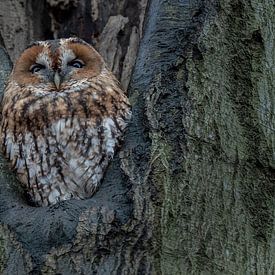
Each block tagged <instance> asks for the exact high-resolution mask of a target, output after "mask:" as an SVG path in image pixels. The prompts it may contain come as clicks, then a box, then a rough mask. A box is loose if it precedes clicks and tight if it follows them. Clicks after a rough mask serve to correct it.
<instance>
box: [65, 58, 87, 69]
mask: <svg viewBox="0 0 275 275" xmlns="http://www.w3.org/2000/svg"><path fill="white" fill-rule="evenodd" d="M68 65H69V66H72V67H75V68H78V69H80V68H82V67H84V63H83V61H82V60H79V59H75V60H72V61H71V62H69V63H68Z"/></svg>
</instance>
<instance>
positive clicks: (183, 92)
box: [0, 0, 275, 274]
mask: <svg viewBox="0 0 275 275" xmlns="http://www.w3.org/2000/svg"><path fill="white" fill-rule="evenodd" d="M10 2H11V3H17V1H10ZM109 2H110V3H109ZM119 2H120V1H119ZM137 2H138V3H139V4H138V5H139V7H140V8H139V9H138V15H137V14H135V12H134V11H135V10H132V9H131V8H130V7H136V6H135V5H137V4H136V2H135V1H131V0H129V1H127V0H125V1H122V2H120V3H118V4H113V6H112V5H111V4H112V3H113V1H111V0H110V1H108V3H107V2H104V1H102V2H101V1H96V0H94V1H93V0H92V1H88V0H87V1H77V0H75V1H70V0H68V1H50V0H48V1H47V3H46V2H43V3H44V4H43V5H45V6H44V7H48V8H49V13H48V17H49V18H50V19H49V22H50V32H51V34H52V36H53V37H59V36H63V35H67V34H68V35H71V34H72V33H74V32H76V33H78V34H79V35H80V37H83V38H86V39H87V40H88V41H89V39H90V42H93V43H94V44H95V45H96V46H97V48H98V49H99V50H100V52H101V53H102V54H103V55H104V57H105V58H106V59H107V62H110V63H108V64H109V65H110V67H111V68H112V69H113V70H114V71H115V72H116V74H117V76H118V77H119V78H120V79H123V77H122V76H123V74H124V75H127V77H126V76H125V79H127V81H126V82H127V83H128V81H129V75H130V73H129V71H127V70H129V69H126V68H127V66H128V61H127V60H128V59H127V58H126V57H127V54H128V56H129V58H130V59H131V60H134V59H135V52H136V50H133V49H137V45H138V43H139V37H140V35H139V36H136V37H138V39H136V38H135V39H134V38H132V43H133V44H131V37H132V33H133V32H134V31H133V30H136V29H138V30H139V34H140V33H142V25H143V19H142V18H143V15H142V14H143V12H144V10H145V9H144V7H145V4H146V3H145V1H137ZM18 3H25V4H27V5H30V1H25V2H24V0H22V1H19V2H18ZM18 3H17V4H18ZM31 3H32V5H33V6H32V7H35V3H38V2H36V1H33V2H31ZM106 3H107V4H106ZM0 5H1V4H0ZM18 5H19V4H18ZM22 5H23V4H22ZM88 7H89V9H88ZM141 7H142V8H141ZM6 8H7V7H6ZM56 9H60V11H59V12H57V10H56ZM27 10H28V12H29V11H30V9H27ZM37 10H38V9H37ZM68 10H69V11H70V12H68ZM87 10H89V11H91V13H90V12H86V13H88V15H87V17H86V13H85V14H84V13H83V11H87ZM65 11H66V12H65ZM37 12H38V13H39V10H38V11H37ZM40 12H41V15H42V14H43V16H44V17H45V16H46V13H45V10H42V8H41V11H40ZM63 12H64V13H63ZM67 12H68V13H67ZM274 13H275V5H274V1H270V0H265V1H261V2H260V1H259V3H258V1H252V0H219V1H218V0H211V1H203V0H201V1H199V0H197V1H187V0H180V1H173V0H151V1H150V5H149V7H148V9H147V13H146V17H145V18H146V19H145V21H146V24H145V29H144V35H143V39H142V41H141V44H140V47H139V52H138V57H137V60H136V65H135V68H134V72H133V76H132V79H131V82H130V87H129V89H128V91H129V96H130V100H131V103H132V108H133V119H132V121H131V123H130V125H129V128H128V130H127V133H126V135H125V142H124V145H123V147H122V149H121V151H120V152H119V153H118V154H117V156H116V158H115V159H114V161H113V162H112V163H111V165H110V167H109V169H108V171H107V173H106V176H105V178H104V181H103V183H102V185H101V187H100V189H99V191H98V192H97V193H96V194H95V196H94V197H92V198H91V199H88V200H84V201H77V200H70V201H65V202H62V203H60V204H58V205H54V206H51V207H40V208H34V207H31V206H29V205H28V204H27V202H26V199H25V197H24V194H23V192H22V190H20V188H19V187H18V186H19V185H18V183H17V182H16V180H15V179H14V175H13V174H12V173H11V172H9V171H8V169H7V168H5V167H6V164H5V161H4V160H3V159H2V160H1V171H2V172H1V174H0V182H1V186H0V189H1V190H0V202H1V203H0V220H1V227H0V272H2V273H3V274H17V273H18V274H41V273H42V274H96V273H97V274H274V273H275V262H274V259H275V249H274V237H275V236H274V232H275V230H274V229H275V227H274V224H275V223H274V209H275V207H274V193H275V192H274V191H275V188H274V186H275V185H274V183H275V170H274V169H275V135H274V129H275V116H274V113H275V109H274V104H275V102H274V91H273V90H274V87H275V75H274V65H275V64H274V63H275V47H274V41H275V37H274V33H275V22H274ZM26 14H27V15H26V18H28V20H30V21H32V20H33V21H35V20H38V19H37V18H36V19H32V18H30V17H29V16H30V14H31V13H26ZM81 14H82V15H83V17H80V15H81ZM126 14H127V16H126ZM134 15H135V16H134ZM6 16H7V15H6ZM113 16H114V17H113ZM2 18H3V16H2ZM80 18H82V20H83V21H81V22H82V23H81V24H79V25H78V27H79V28H80V29H77V27H76V23H75V22H77V20H80ZM91 18H92V19H91ZM95 18H96V19H95ZM125 18H126V19H125ZM0 19H1V17H0ZM127 20H128V21H127ZM131 20H133V21H131ZM24 22H25V21H24ZM129 22H130V23H129ZM127 24H128V25H127ZM34 25H35V27H31V26H34ZM34 25H31V24H30V25H29V27H28V28H27V29H28V31H29V32H32V33H38V31H37V29H36V28H38V25H39V24H38V23H37V24H34ZM0 26H1V27H0V30H1V33H2V36H3V41H4V43H5V45H6V47H7V49H8V51H9V53H10V54H11V56H12V57H14V56H16V54H17V52H18V49H16V47H14V48H12V47H11V46H10V45H12V44H11V43H10V42H9V40H8V39H7V36H8V34H9V33H6V29H5V28H4V27H3V23H2V25H1V24H0ZM90 26H91V27H90ZM126 26H127V27H126ZM43 28H44V29H43ZM43 28H42V29H43V30H46V29H47V28H46V25H43ZM75 28H76V30H75ZM123 28H124V29H123ZM42 29H41V31H42ZM68 29H69V30H70V32H72V33H69V31H68ZM121 29H123V32H121ZM35 30H36V31H35ZM110 30H113V31H110ZM118 30H119V31H118ZM21 35H26V32H25V31H23V30H22V34H21ZM112 35H114V36H112ZM121 35H122V36H123V38H121ZM26 37H28V35H26ZM33 37H34V36H33ZM39 38H49V37H47V36H46V34H45V33H42V32H41V33H40V34H39ZM27 40H28V39H27ZM0 41H1V40H0ZM103 41H104V42H103ZM113 41H118V42H117V43H114V42H113ZM133 41H134V42H133ZM14 44H15V43H14ZM15 45H16V46H17V44H15ZM108 45H109V46H108ZM118 45H120V47H119V46H118ZM112 46H113V47H114V48H111V47H112ZM108 47H109V48H108ZM110 49H111V50H110ZM114 52H115V53H114ZM15 53H16V54H15ZM120 54H121V55H120ZM1 56H2V52H0V57H1ZM117 56H120V57H119V58H118V57H117ZM1 60H2V58H1ZM110 60H111V61H110ZM121 62H122V63H123V64H122V63H121ZM129 64H132V63H131V62H129ZM4 71H7V69H4ZM126 71H127V74H126ZM0 72H1V71H0ZM0 81H1V79H0ZM127 83H126V84H127ZM0 84H2V82H0ZM126 84H124V85H125V87H126V86H127V85H126Z"/></svg>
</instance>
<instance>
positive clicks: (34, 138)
mask: <svg viewBox="0 0 275 275" xmlns="http://www.w3.org/2000/svg"><path fill="white" fill-rule="evenodd" d="M130 116H131V111H130V104H129V101H128V99H127V97H126V95H125V93H124V92H123V90H122V89H121V88H120V85H119V83H118V81H117V80H116V78H115V77H114V75H113V74H112V73H111V72H110V71H109V70H108V68H107V66H106V64H105V63H104V61H103V59H102V57H101V56H100V55H99V54H98V53H97V52H96V50H95V49H94V48H93V47H92V46H90V45H89V44H87V43H86V42H84V41H83V40H81V39H79V38H68V39H59V40H49V41H38V42H35V43H33V44H31V45H30V46H29V47H28V48H27V49H26V50H25V51H24V52H23V53H22V55H21V56H20V57H19V59H18V60H17V62H16V64H15V66H14V68H13V71H12V73H11V75H10V78H9V81H8V84H7V87H6V89H5V92H4V96H3V99H2V102H1V127H0V138H1V150H2V153H3V154H4V155H5V156H6V157H7V158H8V160H9V162H10V164H11V167H12V169H14V170H15V171H16V174H17V176H18V179H19V181H20V182H21V183H22V185H23V186H24V187H25V189H26V190H27V193H28V194H29V197H30V198H31V200H32V201H33V202H34V203H35V204H36V205H37V206H48V205H52V204H55V203H57V202H59V201H63V200H68V199H71V198H76V199H85V198H89V197H91V196H92V195H93V194H94V193H95V191H96V190H97V188H98V186H99V184H100V182H101V180H102V178H103V175H104V171H105V170H106V167H107V165H108V163H109V161H110V159H112V157H113V156H114V152H115V149H116V147H117V146H118V145H119V143H120V140H121V139H122V137H123V132H124V129H125V127H126V124H127V121H128V120H129V119H130Z"/></svg>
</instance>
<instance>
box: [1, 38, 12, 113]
mask: <svg viewBox="0 0 275 275" xmlns="http://www.w3.org/2000/svg"><path fill="white" fill-rule="evenodd" d="M11 70H12V62H11V60H10V58H9V55H8V53H7V52H6V50H5V48H4V45H3V44H2V42H1V35H0V102H1V101H2V98H3V93H4V89H5V86H6V84H7V81H8V76H9V74H10V72H11ZM0 111H1V110H0Z"/></svg>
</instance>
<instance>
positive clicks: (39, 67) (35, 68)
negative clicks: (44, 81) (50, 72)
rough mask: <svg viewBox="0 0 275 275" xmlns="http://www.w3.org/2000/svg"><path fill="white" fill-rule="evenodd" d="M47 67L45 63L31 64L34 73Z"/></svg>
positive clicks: (31, 70)
mask: <svg viewBox="0 0 275 275" xmlns="http://www.w3.org/2000/svg"><path fill="white" fill-rule="evenodd" d="M45 68H46V67H45V66H44V65H41V64H37V63H36V64H33V65H31V67H30V72H31V73H32V74H35V73H38V72H39V71H41V70H43V69H45Z"/></svg>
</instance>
